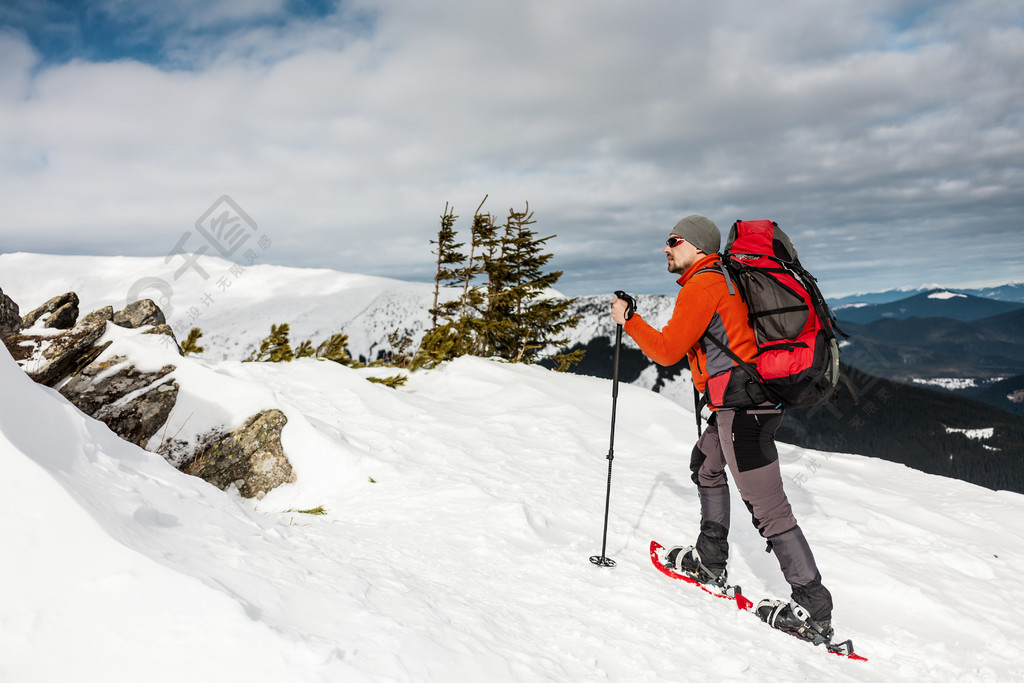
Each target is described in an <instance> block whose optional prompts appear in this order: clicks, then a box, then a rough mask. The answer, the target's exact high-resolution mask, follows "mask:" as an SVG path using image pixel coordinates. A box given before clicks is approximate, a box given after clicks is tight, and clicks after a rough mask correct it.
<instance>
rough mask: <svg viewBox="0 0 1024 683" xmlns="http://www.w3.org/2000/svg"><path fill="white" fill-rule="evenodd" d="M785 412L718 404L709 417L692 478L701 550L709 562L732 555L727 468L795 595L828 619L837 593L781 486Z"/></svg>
mask: <svg viewBox="0 0 1024 683" xmlns="http://www.w3.org/2000/svg"><path fill="white" fill-rule="evenodd" d="M782 416H783V412H782V411H781V410H770V409H769V410H761V409H747V410H719V411H718V412H717V413H716V415H715V416H714V418H713V419H712V420H711V421H709V423H708V428H707V430H706V431H705V432H704V434H703V435H702V436H701V438H700V440H699V441H697V445H696V446H695V447H694V449H693V453H692V455H691V456H690V471H691V473H692V475H691V478H692V479H693V482H694V483H695V484H697V492H698V494H699V495H700V508H701V531H700V536H699V537H698V539H697V544H696V546H697V551H698V552H699V553H700V556H701V558H702V560H703V561H704V563H705V564H706V565H708V566H709V567H714V566H716V565H717V566H721V567H724V566H725V563H726V560H727V558H728V555H729V546H728V540H727V539H728V534H729V522H730V520H729V517H730V515H729V479H728V476H727V475H726V469H727V468H728V471H729V472H730V473H732V477H733V479H734V480H735V481H736V488H737V490H738V491H739V494H740V498H742V499H743V502H744V504H745V505H746V506H747V510H749V511H750V514H751V516H752V518H753V523H754V526H756V527H757V530H758V531H759V532H760V533H761V536H763V537H765V538H767V539H768V545H769V549H770V550H773V551H774V552H775V557H776V558H777V559H778V561H779V566H780V568H781V569H782V574H783V576H784V577H785V578H786V582H787V583H789V585H790V586H791V587H792V589H793V595H792V598H793V600H794V601H795V602H797V603H799V604H800V605H803V607H804V608H806V609H807V610H808V611H809V612H810V613H811V616H812V618H814V619H826V618H829V617H830V616H831V614H832V596H831V595H830V594H829V592H828V590H827V589H826V588H825V587H824V586H822V585H821V574H820V573H819V572H818V567H817V564H816V563H815V562H814V555H813V554H812V553H811V548H810V546H809V545H808V543H807V539H806V538H805V537H804V534H803V531H802V530H801V529H800V527H799V526H797V523H796V517H794V516H793V510H792V508H791V507H790V505H789V499H788V498H787V497H786V492H785V490H784V489H783V487H782V471H781V469H780V467H779V451H778V449H777V448H776V447H775V432H776V430H778V428H779V425H780V424H782ZM723 437H724V438H723Z"/></svg>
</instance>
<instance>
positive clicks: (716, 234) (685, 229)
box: [671, 216, 722, 254]
mask: <svg viewBox="0 0 1024 683" xmlns="http://www.w3.org/2000/svg"><path fill="white" fill-rule="evenodd" d="M671 234H673V235H678V236H679V237H682V238H683V239H684V240H686V241H687V242H689V243H690V244H692V245H693V246H695V247H697V248H698V249H700V250H701V251H703V252H704V253H705V254H717V253H718V250H719V249H721V248H722V233H721V232H720V231H719V229H718V226H717V225H715V224H714V223H712V222H711V221H710V220H708V219H707V218H704V216H687V217H686V218H684V219H683V220H681V221H679V222H678V223H676V227H674V228H672V233H671Z"/></svg>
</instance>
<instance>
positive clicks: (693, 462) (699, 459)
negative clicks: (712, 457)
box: [690, 446, 708, 486]
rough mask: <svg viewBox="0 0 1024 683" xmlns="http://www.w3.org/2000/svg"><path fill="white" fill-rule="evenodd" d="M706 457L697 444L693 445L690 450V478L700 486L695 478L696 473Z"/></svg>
mask: <svg viewBox="0 0 1024 683" xmlns="http://www.w3.org/2000/svg"><path fill="white" fill-rule="evenodd" d="M707 457H708V456H706V455H704V452H703V451H701V449H700V448H699V447H698V446H694V447H693V451H691V452H690V479H691V480H692V481H693V483H694V484H697V485H698V486H700V481H699V480H698V478H697V473H698V472H699V471H700V467H701V465H703V464H704V460H705V459H707Z"/></svg>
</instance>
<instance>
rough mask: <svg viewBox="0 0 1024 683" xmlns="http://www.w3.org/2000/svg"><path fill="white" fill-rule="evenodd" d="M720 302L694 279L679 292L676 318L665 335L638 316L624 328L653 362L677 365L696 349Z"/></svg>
mask: <svg viewBox="0 0 1024 683" xmlns="http://www.w3.org/2000/svg"><path fill="white" fill-rule="evenodd" d="M716 303H717V302H716V301H715V300H714V297H712V296H711V295H710V294H709V293H708V291H707V290H706V289H705V288H704V287H703V286H702V284H701V282H700V280H698V279H696V278H694V279H691V280H690V281H689V282H687V283H686V284H685V285H684V286H683V288H682V289H680V290H679V295H678V296H677V297H676V305H675V308H674V309H673V310H672V318H671V319H670V320H669V321H668V325H666V326H665V327H663V328H662V329H661V332H659V331H658V330H656V329H654V328H653V327H651V326H650V325H649V324H647V322H646V321H645V320H644V319H643V318H641V317H640V316H639V315H638V314H635V313H634V314H633V317H632V318H630V319H629V320H627V321H626V324H625V326H624V328H623V329H625V331H626V334H628V335H629V336H630V337H632V338H633V341H635V342H636V343H637V346H639V347H640V350H641V351H643V352H644V355H646V356H647V357H648V358H650V359H651V360H652V361H654V362H655V363H657V364H658V365H675V364H676V363H678V362H679V361H681V360H682V359H683V358H684V357H685V356H686V354H687V352H688V351H689V350H690V349H691V348H693V347H694V346H696V344H697V342H698V341H699V340H700V338H701V336H702V335H703V334H704V331H705V330H706V329H707V328H708V325H709V324H710V323H711V317H712V316H713V315H714V314H715V307H716Z"/></svg>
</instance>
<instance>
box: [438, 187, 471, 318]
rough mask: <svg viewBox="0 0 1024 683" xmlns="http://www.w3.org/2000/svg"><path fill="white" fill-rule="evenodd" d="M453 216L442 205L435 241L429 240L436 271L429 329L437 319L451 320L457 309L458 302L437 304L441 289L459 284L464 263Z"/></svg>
mask: <svg viewBox="0 0 1024 683" xmlns="http://www.w3.org/2000/svg"><path fill="white" fill-rule="evenodd" d="M456 218H458V216H456V215H455V209H454V207H452V208H449V206H448V204H445V205H444V213H443V214H441V227H440V229H439V230H438V231H437V240H431V241H430V243H431V244H436V245H437V251H436V252H434V253H436V254H437V270H436V271H435V273H434V305H433V306H432V307H431V308H430V316H431V327H437V321H438V318H439V317H440V318H442V319H444V320H451V319H452V317H453V315H454V314H455V311H457V310H458V308H459V302H458V301H447V302H444V303H438V302H439V299H440V294H441V288H442V287H450V286H455V285H456V284H459V283H461V280H462V268H460V267H459V265H460V264H462V263H465V261H466V255H465V254H463V253H462V252H461V251H460V249H462V247H463V246H464V244H465V243H464V242H456V241H455V219H456Z"/></svg>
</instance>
